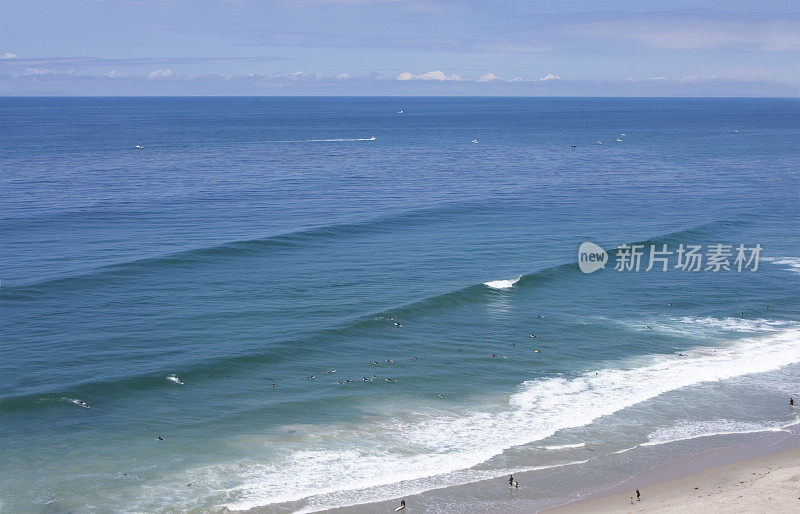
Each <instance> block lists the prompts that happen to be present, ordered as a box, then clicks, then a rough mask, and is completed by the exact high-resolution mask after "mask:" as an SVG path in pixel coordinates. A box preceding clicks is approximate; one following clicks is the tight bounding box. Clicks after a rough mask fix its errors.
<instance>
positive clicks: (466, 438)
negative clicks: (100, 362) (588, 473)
mask: <svg viewBox="0 0 800 514" xmlns="http://www.w3.org/2000/svg"><path fill="white" fill-rule="evenodd" d="M795 362H800V330H798V329H791V330H786V331H783V332H778V333H770V334H765V335H761V336H760V337H759V338H755V337H751V338H747V339H741V340H739V341H737V342H734V343H732V344H730V345H728V346H720V347H713V348H703V347H700V348H694V349H693V350H692V351H691V352H690V355H689V356H687V357H684V358H680V359H677V358H675V357H674V356H672V355H651V356H647V357H641V358H638V359H636V361H631V362H627V363H623V365H619V366H618V367H616V368H611V369H602V370H598V371H597V372H595V371H591V372H587V373H585V374H583V375H580V376H577V377H572V378H565V377H547V378H538V379H536V380H531V381H528V382H525V383H523V384H521V385H520V386H519V389H518V391H517V392H516V393H515V394H513V395H512V396H511V397H510V398H509V399H508V402H507V404H504V405H499V406H498V407H497V409H495V410H482V411H476V412H466V413H461V414H454V413H452V412H436V411H434V412H432V411H429V410H428V411H425V412H420V413H405V414H404V415H403V416H396V417H393V418H390V419H387V420H385V421H382V422H373V423H364V424H354V425H349V426H341V427H339V428H337V427H324V428H325V429H324V430H322V429H321V430H320V431H319V432H317V434H316V435H315V437H314V439H313V441H314V445H313V447H310V448H309V447H308V446H307V445H306V446H300V447H297V449H296V450H294V451H288V452H287V453H286V454H285V455H283V456H282V457H279V458H277V459H270V462H269V463H256V462H249V463H247V464H246V465H240V464H239V463H237V464H236V465H235V466H230V467H229V468H225V469H224V470H220V471H224V475H226V476H227V479H226V482H227V483H228V484H231V481H233V482H234V483H235V484H236V485H233V486H229V488H228V493H229V497H230V498H231V501H228V502H226V503H225V506H226V507H227V508H229V509H231V510H245V509H249V508H252V507H256V506H261V505H267V504H272V503H281V502H288V501H295V500H300V499H303V498H308V497H311V496H314V497H317V498H320V500H319V501H320V502H321V503H320V505H322V506H321V507H320V508H324V507H325V506H330V504H327V503H325V501H327V500H323V499H321V498H322V497H323V495H336V496H337V497H339V498H341V499H342V501H344V498H345V497H351V496H352V498H351V500H352V501H355V498H356V497H357V496H358V494H356V491H361V490H363V489H364V488H368V487H379V486H387V485H389V484H398V483H405V482H407V481H413V480H419V479H423V478H426V477H434V476H439V475H444V474H448V473H453V472H456V471H458V470H465V469H467V468H471V467H473V466H476V465H477V464H480V463H482V462H485V461H487V460H488V459H490V458H492V457H493V456H495V455H499V454H501V453H503V451H504V450H506V449H508V448H511V447H514V446H519V445H523V444H527V443H531V442H534V441H539V440H542V439H544V438H546V437H550V436H551V435H553V434H555V433H556V432H557V431H559V430H561V429H565V428H573V427H580V426H585V425H588V424H590V423H592V422H593V421H594V420H596V419H598V418H600V417H602V416H606V415H610V414H613V413H615V412H617V411H619V410H622V409H625V408H626V407H630V406H632V405H635V404H638V403H640V402H644V401H646V400H649V399H652V398H654V397H656V396H659V395H661V394H663V393H666V392H669V391H674V390H677V389H681V388H684V387H687V386H692V385H695V384H699V383H703V382H715V381H719V380H725V379H729V378H734V377H739V376H742V375H747V374H753V373H762V372H767V371H772V370H776V369H778V368H781V367H783V366H785V365H788V364H791V363H795ZM618 364H619V363H618ZM576 405H579V406H581V408H579V409H576V408H575V406H576ZM266 445H269V443H267V442H265V446H266ZM234 476H235V477H236V478H235V479H234V478H233V477H234ZM299 476H302V477H303V480H295V479H294V478H293V477H299ZM431 483H433V482H431ZM347 491H350V492H351V493H352V494H351V493H347ZM401 493H402V491H401ZM348 495H350V496H348ZM329 499H330V498H329Z"/></svg>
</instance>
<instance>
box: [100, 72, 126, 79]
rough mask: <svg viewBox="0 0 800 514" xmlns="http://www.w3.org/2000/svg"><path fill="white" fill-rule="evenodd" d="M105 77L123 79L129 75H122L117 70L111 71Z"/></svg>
mask: <svg viewBox="0 0 800 514" xmlns="http://www.w3.org/2000/svg"><path fill="white" fill-rule="evenodd" d="M105 76H106V77H108V78H110V79H121V78H125V77H127V76H128V74H127V73H120V72H118V71H117V70H111V71H109V72H108V73H106V74H105Z"/></svg>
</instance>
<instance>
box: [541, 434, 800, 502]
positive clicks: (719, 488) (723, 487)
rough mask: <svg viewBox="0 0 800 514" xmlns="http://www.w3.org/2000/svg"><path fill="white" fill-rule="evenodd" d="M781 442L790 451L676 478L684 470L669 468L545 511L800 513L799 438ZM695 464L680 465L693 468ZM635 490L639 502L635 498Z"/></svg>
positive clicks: (702, 469)
mask: <svg viewBox="0 0 800 514" xmlns="http://www.w3.org/2000/svg"><path fill="white" fill-rule="evenodd" d="M784 442H787V443H789V446H791V447H790V448H783V446H786V445H784V444H781V443H779V444H777V445H774V447H773V449H775V450H777V451H775V452H770V453H767V454H763V455H760V456H757V457H750V458H745V459H737V460H732V461H729V462H727V463H725V464H718V465H712V466H710V467H708V466H702V465H701V466H700V467H701V469H700V470H698V471H694V472H689V473H688V474H685V473H684V474H680V473H681V471H680V470H681V469H683V470H684V471H685V470H686V469H687V468H679V469H670V468H674V467H675V466H667V467H666V468H665V469H661V470H654V471H651V472H647V473H643V474H641V475H638V476H635V477H632V478H630V479H628V480H626V481H624V482H623V483H621V484H619V485H617V486H614V487H612V488H610V489H606V490H605V491H601V492H598V493H595V494H592V495H589V496H587V497H585V498H581V499H578V500H575V501H573V502H570V503H567V504H565V505H562V506H560V507H555V508H552V509H547V510H545V511H543V512H546V513H552V514H573V513H574V514H580V513H590V512H591V513H594V512H601V513H602V512H609V513H610V512H665V513H666V512H675V513H677V512H687V511H688V512H693V511H695V512H696V511H700V510H710V511H715V512H717V511H720V510H723V509H724V511H725V512H741V513H752V512H790V511H794V512H796V511H799V510H800V438H798V437H797V436H796V435H794V436H790V437H788V438H787V439H786V440H785V441H784ZM778 448H781V449H778ZM743 450H748V448H743ZM749 450H752V449H749ZM700 457H703V456H700ZM722 458H723V459H728V458H729V457H722ZM711 459H712V460H713V459H714V456H711ZM694 460H696V459H692V460H690V461H688V462H687V463H684V464H690V465H691V464H695V465H696V464H697V463H695V462H693V461H694ZM676 472H677V473H679V474H680V476H678V477H677V478H671V479H670V478H666V479H665V478H664V477H665V476H669V475H671V474H673V473H676ZM637 488H638V489H639V490H640V491H641V493H642V497H641V501H636V499H635V496H634V495H635V491H636V490H637Z"/></svg>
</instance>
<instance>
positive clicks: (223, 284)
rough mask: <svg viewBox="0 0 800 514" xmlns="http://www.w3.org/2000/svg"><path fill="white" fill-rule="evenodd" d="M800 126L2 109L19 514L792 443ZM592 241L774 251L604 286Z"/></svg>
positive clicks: (700, 120)
mask: <svg viewBox="0 0 800 514" xmlns="http://www.w3.org/2000/svg"><path fill="white" fill-rule="evenodd" d="M401 109H403V111H404V114H398V111H399V110H401ZM798 120H800V101H798V100H796V99H769V100H767V99H763V100H762V99H759V100H754V99H485V98H482V99H471V98H458V99H456V98H451V99H447V98H437V99H429V98H299V99H298V98H293V99H289V98H263V99H262V98H192V99H189V98H183V99H182V98H147V99H145V98H136V99H125V98H108V99H101V98H81V99H69V98H67V99H46V98H41V99H10V98H5V99H0V135H2V139H3V141H4V144H3V146H2V148H0V166H1V169H2V174H0V185H2V191H3V201H2V208H1V210H0V216H2V224H1V225H0V244H1V245H2V246H1V248H2V251H1V252H0V266H1V267H2V268H1V269H2V271H0V279H2V286H1V288H0V305H2V318H3V328H2V337H1V338H0V351H2V355H3V358H2V359H0V376H2V390H1V393H2V403H1V404H0V406H1V407H2V420H1V421H0V437H1V438H2V446H3V451H2V455H0V463H1V464H2V465H0V481H1V483H2V499H3V509H4V510H8V511H13V512H28V511H36V510H44V509H49V510H55V511H67V510H69V511H73V512H74V511H78V512H82V511H89V510H99V511H157V510H163V511H183V510H189V509H197V510H200V511H205V510H215V509H221V508H223V507H227V508H230V509H244V508H249V507H253V506H261V505H272V506H273V507H275V508H276V509H288V510H300V509H305V510H316V509H320V508H325V507H331V506H345V505H353V504H356V503H363V502H365V501H367V500H374V499H381V498H383V497H393V496H400V495H404V494H410V493H413V492H418V491H421V490H425V489H430V488H432V487H441V486H444V485H451V484H458V483H465V482H469V481H473V480H477V479H480V478H487V477H492V476H501V475H505V474H507V473H508V472H516V471H518V470H522V469H529V468H534V467H545V468H548V467H549V466H556V465H559V464H564V463H568V462H580V461H583V460H587V459H590V460H592V462H596V461H597V459H602V458H603V456H604V455H609V454H613V452H615V451H620V450H622V449H627V448H630V447H632V446H638V445H645V447H648V446H658V445H660V444H662V443H668V442H670V441H675V440H682V439H687V440H688V439H694V438H697V437H699V436H703V435H707V434H721V433H742V432H758V431H779V430H782V429H783V427H786V426H788V425H789V424H791V423H794V422H796V421H797V413H796V412H794V411H791V410H789V409H787V407H786V402H787V398H788V396H790V395H794V396H795V397H797V396H800V390H798V385H797V384H798V383H799V382H800V302H799V301H798V300H800V290H799V289H798V283H799V282H800V251H798V238H797V234H798V228H800V227H798V219H800V218H798V214H800V209H799V208H798V192H800V191H799V190H798V174H799V173H798V170H799V169H800V145H798V142H800V124H798ZM622 134H624V135H622ZM373 137H374V138H375V139H372V138H373ZM618 138H619V139H621V140H622V141H616V139H618ZM474 139H476V140H477V141H478V142H477V143H473V142H472V141H473V140H474ZM326 140H327V141H326ZM598 140H602V141H603V142H604V144H603V145H598V144H596V142H597V141H598ZM573 144H574V145H576V147H575V148H572V147H571V145H573ZM136 145H142V146H143V147H144V148H142V149H137V148H135V146H136ZM584 241H593V242H595V243H597V244H599V245H600V246H602V247H604V248H606V249H612V248H614V247H616V246H618V245H621V244H624V243H634V242H639V243H642V244H645V245H647V247H649V245H651V244H653V245H657V246H658V247H660V246H661V245H663V244H667V245H668V247H669V248H670V249H673V250H674V249H676V248H677V247H678V246H679V245H680V244H684V245H689V244H698V245H704V246H707V245H713V244H719V243H721V244H729V245H733V246H734V247H736V246H738V245H739V244H744V245H746V246H748V247H752V246H753V245H755V244H760V245H761V246H762V247H763V251H762V253H761V256H760V257H761V259H760V260H759V261H758V263H759V268H758V270H757V271H756V272H752V271H750V270H749V269H746V270H744V271H742V272H737V271H735V270H733V271H720V272H718V273H714V272H711V271H701V272H696V273H691V272H682V271H679V270H675V269H671V270H670V271H668V272H661V271H650V272H644V271H640V272H638V273H637V272H618V271H615V270H614V266H613V264H614V259H615V257H616V254H615V253H614V252H612V253H611V256H610V257H611V261H612V262H611V264H610V265H608V266H606V269H604V270H602V271H598V272H596V273H593V274H583V273H581V272H580V271H579V269H578V266H577V250H578V246H579V245H580V244H581V243H582V242H584ZM673 263H674V261H673ZM645 264H646V257H645ZM644 267H645V266H643V268H644ZM487 283H488V284H489V285H487ZM395 323H397V324H399V325H402V326H398V325H396V324H395ZM531 334H533V335H536V338H532V337H531ZM537 350H538V351H537ZM679 353H681V354H683V356H679V355H677V354H679ZM493 355H494V356H493ZM387 359H388V361H387ZM373 361H375V362H377V363H378V364H380V365H376V364H373ZM389 361H391V362H389ZM331 370H335V373H331V372H329V371H331ZM373 375H375V377H374V378H373ZM311 376H313V377H314V378H310V377H311ZM167 377H176V380H177V381H180V382H183V385H179V384H178V383H177V382H175V381H171V380H168V379H167ZM387 378H388V379H389V380H387ZM365 379H367V380H365ZM370 379H371V380H370ZM350 381H351V382H350ZM272 384H275V385H274V387H273V386H272ZM80 402H85V403H86V405H81V404H80ZM86 406H89V407H90V408H85V407H86ZM158 436H160V437H162V438H163V439H164V441H159V440H156V437H158ZM586 445H590V446H591V447H592V448H593V450H594V451H593V452H592V453H591V454H590V455H589V454H587V453H586V452H585V451H582V450H581V448H585V447H586ZM581 466H582V464H575V465H573V468H575V469H577V470H578V471H576V473H579V472H580V471H579V470H580V469H581ZM553 469H554V470H555V469H558V470H560V471H558V473H563V470H564V469H565V468H553ZM570 469H572V468H570ZM187 484H191V485H187ZM557 489H558V484H557V483H554V484H553V486H552V488H550V489H548V488H546V487H543V489H542V492H541V495H542V501H543V502H544V503H546V501H547V499H548V498H555V497H560V496H559V495H562V496H563V491H559V490H557ZM544 503H543V504H544Z"/></svg>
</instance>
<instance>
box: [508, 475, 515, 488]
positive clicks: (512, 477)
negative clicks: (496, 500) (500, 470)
mask: <svg viewBox="0 0 800 514" xmlns="http://www.w3.org/2000/svg"><path fill="white" fill-rule="evenodd" d="M513 485H514V475H508V487H511V486H513Z"/></svg>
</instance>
